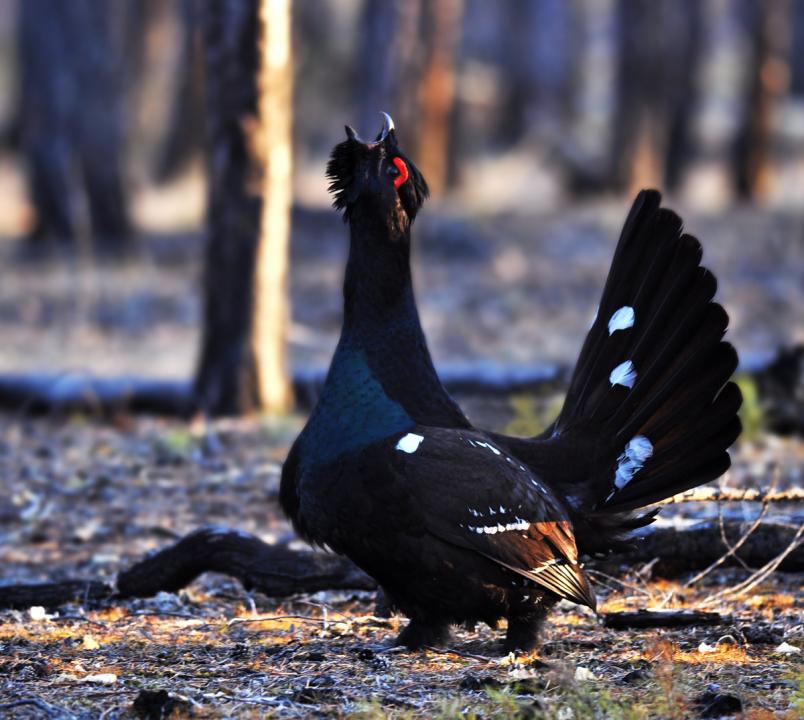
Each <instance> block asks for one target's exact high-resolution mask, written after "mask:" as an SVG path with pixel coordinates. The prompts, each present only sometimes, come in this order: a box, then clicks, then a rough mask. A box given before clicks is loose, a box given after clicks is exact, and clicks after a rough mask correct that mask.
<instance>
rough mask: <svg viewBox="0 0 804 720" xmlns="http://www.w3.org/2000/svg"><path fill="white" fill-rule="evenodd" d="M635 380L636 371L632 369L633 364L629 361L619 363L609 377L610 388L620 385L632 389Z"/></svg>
mask: <svg viewBox="0 0 804 720" xmlns="http://www.w3.org/2000/svg"><path fill="white" fill-rule="evenodd" d="M636 379H637V371H636V370H635V369H634V363H632V362H631V361H630V360H626V361H625V362H622V363H620V364H619V365H618V366H617V367H616V368H614V370H612V371H611V374H610V375H609V382H610V383H611V386H612V387H614V386H615V385H622V386H623V387H627V388H632V387H634V383H635V382H636Z"/></svg>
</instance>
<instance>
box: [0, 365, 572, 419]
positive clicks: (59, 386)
mask: <svg viewBox="0 0 804 720" xmlns="http://www.w3.org/2000/svg"><path fill="white" fill-rule="evenodd" d="M563 374H564V372H563V371H562V370H561V369H560V368H558V367H556V366H552V365H550V366H538V365H537V366H535V367H496V366H485V365H477V366H475V365H447V366H445V367H442V368H441V379H442V381H443V382H444V384H445V385H446V387H447V389H448V390H449V391H450V392H451V393H456V394H457V393H479V394H495V395H505V394H508V393H512V392H524V391H528V392H534V393H537V394H538V393H540V392H543V391H544V390H546V389H548V388H554V387H556V386H560V385H561V383H562V380H561V378H562V377H563ZM325 378H326V368H312V369H307V370H301V371H297V372H296V373H294V376H293V378H292V385H293V394H294V396H295V397H296V402H297V405H298V409H300V410H310V409H311V408H312V407H313V406H314V405H315V403H316V401H317V400H318V396H319V394H320V392H321V388H322V387H323V384H324V380H325ZM0 408H4V409H7V410H12V411H14V412H25V413H28V414H31V415H43V414H49V413H64V414H69V413H74V412H81V413H88V414H92V415H96V416H100V417H108V416H114V415H116V414H120V413H134V414H137V413H145V414H153V415H162V416H167V417H182V418H187V417H191V416H192V415H193V414H194V413H195V412H197V411H198V410H199V405H198V400H197V398H196V397H195V396H194V393H193V385H192V383H190V382H185V381H173V380H152V379H148V378H142V377H113V378H103V377H95V376H93V375H91V374H88V373H69V372H67V373H60V374H55V373H54V374H47V373H40V374H36V373H9V374H0Z"/></svg>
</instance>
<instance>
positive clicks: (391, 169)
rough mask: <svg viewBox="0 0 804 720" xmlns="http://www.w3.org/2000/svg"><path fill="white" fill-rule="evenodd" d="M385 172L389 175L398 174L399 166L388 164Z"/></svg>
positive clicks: (395, 175)
mask: <svg viewBox="0 0 804 720" xmlns="http://www.w3.org/2000/svg"><path fill="white" fill-rule="evenodd" d="M385 172H387V173H388V174H389V175H390V176H391V177H397V176H398V175H399V168H397V166H396V165H389V166H388V169H387V170H386V171H385Z"/></svg>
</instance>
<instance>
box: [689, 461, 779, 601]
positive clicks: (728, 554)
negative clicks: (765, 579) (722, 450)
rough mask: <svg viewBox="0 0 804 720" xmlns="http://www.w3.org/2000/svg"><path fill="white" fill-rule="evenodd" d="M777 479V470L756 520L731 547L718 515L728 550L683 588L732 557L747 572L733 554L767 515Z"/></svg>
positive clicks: (740, 560)
mask: <svg viewBox="0 0 804 720" xmlns="http://www.w3.org/2000/svg"><path fill="white" fill-rule="evenodd" d="M778 479H779V472H778V468H777V469H776V470H775V471H774V473H773V482H772V483H771V487H770V489H769V490H768V495H766V496H765V499H764V500H763V502H762V510H761V511H760V513H759V515H758V516H757V518H756V520H754V522H753V523H751V526H750V527H749V528H748V530H746V531H745V533H743V536H742V537H741V538H740V539H739V540H738V541H737V542H736V543H735V544H734V545H731V544H730V543H729V541H728V539H727V538H726V531H725V528H724V527H723V514H722V513H719V516H720V536H721V538H722V539H723V544H724V545H725V546H726V547H727V548H728V550H727V551H726V552H725V553H724V554H723V555H721V556H720V557H719V558H718V559H717V560H715V561H714V562H713V563H712V564H711V565H709V567H707V568H705V569H703V570H701V572H699V573H698V574H697V575H695V576H694V577H692V578H691V579H689V580H688V581H687V582H686V583H684V587H690V586H691V585H695V584H696V583H698V582H700V581H701V580H702V579H703V578H705V577H706V576H707V575H708V574H709V573H710V572H712V570H714V569H715V568H717V567H720V565H722V564H723V563H724V562H726V560H728V559H729V558H730V557H732V556H734V558H735V559H736V560H738V561H739V562H740V564H741V565H742V566H743V567H744V568H745V569H746V570H748V567H747V566H746V564H745V563H744V562H743V560H742V559H741V558H740V557H738V556H737V555H735V553H736V552H737V551H738V550H739V549H740V548H741V547H742V546H743V545H744V544H745V542H746V540H748V538H749V537H751V535H752V534H753V533H754V531H755V530H756V529H757V528H758V527H759V526H760V524H761V523H762V520H763V519H764V518H765V515H767V514H768V510H769V509H770V501H769V500H768V497H769V494H770V493H771V492H773V490H774V489H775V488H776V482H777V481H778Z"/></svg>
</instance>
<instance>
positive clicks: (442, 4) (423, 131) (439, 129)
mask: <svg viewBox="0 0 804 720" xmlns="http://www.w3.org/2000/svg"><path fill="white" fill-rule="evenodd" d="M462 16H463V0H431V1H430V2H428V3H426V5H425V17H424V23H423V27H424V28H425V29H426V35H425V43H426V53H427V60H426V62H425V65H424V69H423V72H422V78H421V84H420V86H419V97H418V101H419V108H420V117H421V121H420V123H419V127H418V142H417V144H416V150H417V163H418V165H419V167H420V168H421V170H422V173H424V176H425V177H426V178H427V183H428V184H429V186H430V191H431V192H432V193H433V195H439V194H441V193H442V192H443V191H444V189H445V187H446V185H447V179H448V171H449V150H450V122H451V119H452V111H453V107H454V104H455V55H456V51H457V48H458V43H459V41H460V37H461V20H462Z"/></svg>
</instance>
